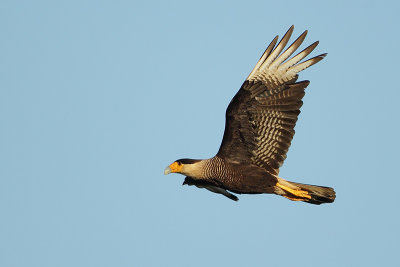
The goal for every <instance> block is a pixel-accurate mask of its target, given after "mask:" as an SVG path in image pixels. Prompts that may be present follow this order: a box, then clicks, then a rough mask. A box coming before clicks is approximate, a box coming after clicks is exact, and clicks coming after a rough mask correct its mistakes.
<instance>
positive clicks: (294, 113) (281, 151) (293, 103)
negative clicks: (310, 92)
mask: <svg viewBox="0 0 400 267" xmlns="http://www.w3.org/2000/svg"><path fill="white" fill-rule="evenodd" d="M293 28H294V27H293V26H292V27H290V29H289V30H288V31H287V32H286V34H285V35H284V36H283V38H282V39H281V41H280V42H279V44H278V45H276V43H277V40H278V36H276V37H275V39H274V40H272V42H271V43H270V44H269V46H268V47H267V49H266V50H265V52H264V54H263V55H262V56H261V58H260V60H259V61H258V62H257V64H256V66H255V67H254V69H253V70H252V71H251V73H250V75H249V76H248V77H247V79H246V81H245V82H244V83H243V85H242V87H241V88H240V90H239V91H238V92H237V93H236V95H235V96H234V98H233V99H232V101H231V102H230V104H229V106H228V108H227V110H226V122H225V132H224V137H223V139H222V144H221V147H220V148H219V151H218V153H217V155H216V156H215V157H212V158H210V159H205V160H196V159H180V160H177V161H175V162H173V163H172V164H171V165H169V166H168V167H167V168H166V169H165V170H164V174H169V173H171V172H175V173H180V174H183V175H186V178H185V181H184V182H183V184H187V185H195V186H197V187H199V188H206V189H208V190H210V191H212V192H215V193H219V194H222V195H224V196H226V197H228V198H230V199H232V200H238V198H237V196H235V195H233V194H232V193H230V192H233V193H237V194H277V195H281V196H283V197H285V198H288V199H290V200H294V201H304V202H307V203H312V204H322V203H330V202H333V201H334V200H335V191H334V190H333V188H330V187H323V186H315V185H306V184H300V183H294V182H289V181H287V180H284V179H282V178H280V177H279V176H278V174H279V168H280V167H281V166H282V164H283V161H284V160H285V158H286V153H287V152H288V149H289V147H290V143H291V141H292V139H293V135H294V127H295V125H296V121H297V117H298V116H299V114H300V107H301V106H302V104H303V102H302V98H303V96H304V89H305V88H306V87H307V86H308V84H309V83H310V82H309V81H300V82H297V78H298V73H299V72H300V71H302V70H304V69H306V68H308V67H310V66H312V65H314V64H315V63H317V62H319V61H320V60H322V59H323V58H324V57H325V56H326V54H322V55H319V56H316V57H313V58H311V59H308V60H305V61H302V60H303V59H304V58H305V57H306V56H307V55H308V54H310V53H311V52H312V51H313V50H314V48H315V47H316V46H317V45H318V41H317V42H314V43H313V44H312V45H310V46H308V47H307V48H305V49H304V50H303V51H301V52H300V53H298V54H297V55H296V56H293V57H291V55H292V54H293V53H294V52H295V51H296V49H297V48H298V47H299V46H300V45H301V44H302V42H303V41H304V38H305V37H306V35H307V31H305V32H303V33H302V34H301V35H300V36H299V37H298V38H297V39H296V41H294V42H293V44H291V45H290V46H289V47H288V48H287V49H286V50H284V48H285V46H286V44H287V43H288V41H289V39H290V36H291V35H292V32H293ZM275 45H276V46H275ZM282 51H284V52H282ZM229 191H230V192H229Z"/></svg>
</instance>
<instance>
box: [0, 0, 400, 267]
mask: <svg viewBox="0 0 400 267" xmlns="http://www.w3.org/2000/svg"><path fill="white" fill-rule="evenodd" d="M399 9H400V7H399V4H398V3H397V2H396V1H386V2H385V3H379V4H378V2H377V1H376V2H369V1H352V2H350V1H334V2H333V1H331V2H329V3H328V2H323V1H286V2H284V3H283V2H282V1H273V2H268V1H229V2H228V1H226V2H222V1H220V2H215V1H201V2H189V1H182V2H180V1H153V2H151V1H148V2H135V1H63V2H60V1H1V2H0V32H1V42H0V51H1V53H0V125H1V129H0V162H1V164H0V214H1V218H0V266H31V267H32V266H41V267H44V266H96V267H97V266H231V267H234V266H270V265H271V266H293V265H296V266H321V265H323V266H394V265H395V264H397V263H398V257H397V253H398V248H399V246H400V244H399V240H400V230H399V227H398V226H399V225H400V215H399V214H400V213H399V204H400V196H399V188H400V177H399V174H398V171H397V166H398V158H399V156H398V155H399V153H398V152H399V148H400V146H399V138H398V136H399V125H398V122H399V115H400V114H399V103H398V99H399V97H400V93H399V85H398V82H397V80H398V79H397V78H398V75H399V74H398V62H399V60H400V58H399V53H398V52H397V49H398V47H399V44H400V37H399V34H398V33H399V30H398V26H399V25H400V20H399V16H398V10H399ZM292 24H294V25H295V32H294V35H299V34H301V33H302V32H303V31H304V30H306V29H308V30H309V34H308V36H307V38H306V41H305V45H308V44H311V43H312V42H313V41H315V40H319V41H320V44H319V46H318V47H317V49H316V50H315V52H314V53H313V55H317V54H319V53H325V52H327V53H328V56H327V57H326V58H325V59H324V60H323V61H322V62H320V63H318V64H317V65H315V66H313V67H312V68H310V69H307V70H305V71H304V72H302V73H301V75H300V79H308V80H310V81H311V84H310V85H309V87H308V88H307V92H306V96H305V98H304V106H303V108H302V113H301V115H300V118H299V122H298V124H297V126H296V135H295V137H294V140H293V143H292V147H291V149H290V151H289V153H288V158H287V160H286V161H285V164H284V165H283V167H282V168H281V172H280V176H282V177H284V178H286V179H288V180H292V181H296V182H303V183H310V184H318V185H325V186H332V187H334V188H335V189H336V192H337V200H336V201H335V203H333V204H329V205H321V206H314V205H309V204H305V203H297V202H291V201H289V200H286V199H284V198H282V197H278V196H274V195H250V196H247V195H241V196H239V198H240V200H239V202H233V201H231V200H229V199H227V198H224V197H223V196H220V195H216V194H212V193H210V192H208V191H206V190H200V189H197V188H193V187H183V186H181V184H182V181H183V176H179V175H169V176H164V175H163V169H164V168H165V167H166V166H167V165H168V164H169V163H171V162H172V161H174V160H176V159H178V158H182V157H191V158H208V157H211V156H213V155H214V154H215V153H216V152H217V150H218V147H219V144H220V142H221V138H222V134H223V130H224V123H225V122H224V113H225V109H226V107H227V105H228V103H229V101H230V100H231V98H232V97H233V95H234V94H235V93H236V91H237V90H238V89H239V87H240V85H241V84H242V82H243V81H244V79H245V78H246V77H247V75H248V74H249V73H250V71H251V69H252V68H253V66H254V65H255V64H256V62H257V60H258V59H259V57H260V56H261V54H262V52H263V51H264V49H265V48H266V46H267V45H268V44H269V42H270V41H271V40H272V39H273V37H274V36H275V35H277V34H278V35H279V36H282V35H283V34H284V33H285V32H286V30H287V29H288V28H289V27H290V26H291V25H292ZM294 37H297V36H294ZM293 40H294V38H293ZM303 47H305V46H303Z"/></svg>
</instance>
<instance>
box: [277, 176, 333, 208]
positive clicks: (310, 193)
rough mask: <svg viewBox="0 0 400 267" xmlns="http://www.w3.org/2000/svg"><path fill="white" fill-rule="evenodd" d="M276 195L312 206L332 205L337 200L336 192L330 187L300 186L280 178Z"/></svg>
mask: <svg viewBox="0 0 400 267" xmlns="http://www.w3.org/2000/svg"><path fill="white" fill-rule="evenodd" d="M275 193H276V194H278V195H281V196H284V197H286V198H287V199H290V200H293V201H304V202H307V203H311V204H316V205H319V204H322V203H332V202H333V201H334V200H335V197H336V194H335V190H333V188H330V187H325V186H317V185H308V184H299V183H294V182H289V181H286V180H285V179H282V178H278V182H277V183H276V185H275Z"/></svg>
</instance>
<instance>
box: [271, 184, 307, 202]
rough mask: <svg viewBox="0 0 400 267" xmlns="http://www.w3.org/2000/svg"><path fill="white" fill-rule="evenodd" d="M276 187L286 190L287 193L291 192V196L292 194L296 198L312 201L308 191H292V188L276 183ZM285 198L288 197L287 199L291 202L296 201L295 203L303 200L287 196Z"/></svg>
mask: <svg viewBox="0 0 400 267" xmlns="http://www.w3.org/2000/svg"><path fill="white" fill-rule="evenodd" d="M276 186H277V187H279V188H281V189H283V190H285V191H287V192H289V193H290V194H292V195H294V196H296V197H299V198H303V199H304V198H308V199H311V196H310V195H309V194H308V192H307V191H304V190H300V189H292V188H290V187H287V186H285V185H283V184H280V183H276ZM284 197H286V198H288V199H290V200H294V201H299V200H301V199H297V198H295V197H287V196H284Z"/></svg>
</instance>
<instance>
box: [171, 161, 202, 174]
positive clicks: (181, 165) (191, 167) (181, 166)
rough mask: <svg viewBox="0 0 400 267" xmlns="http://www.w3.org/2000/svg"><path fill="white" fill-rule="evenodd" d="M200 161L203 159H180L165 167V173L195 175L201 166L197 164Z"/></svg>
mask: <svg viewBox="0 0 400 267" xmlns="http://www.w3.org/2000/svg"><path fill="white" fill-rule="evenodd" d="M199 162H201V160H198V159H178V160H176V161H174V162H172V163H171V164H170V165H169V166H168V167H167V168H165V170H164V174H165V175H167V174H170V173H180V174H184V175H193V174H194V172H196V170H197V169H198V167H199V164H197V163H199Z"/></svg>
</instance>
